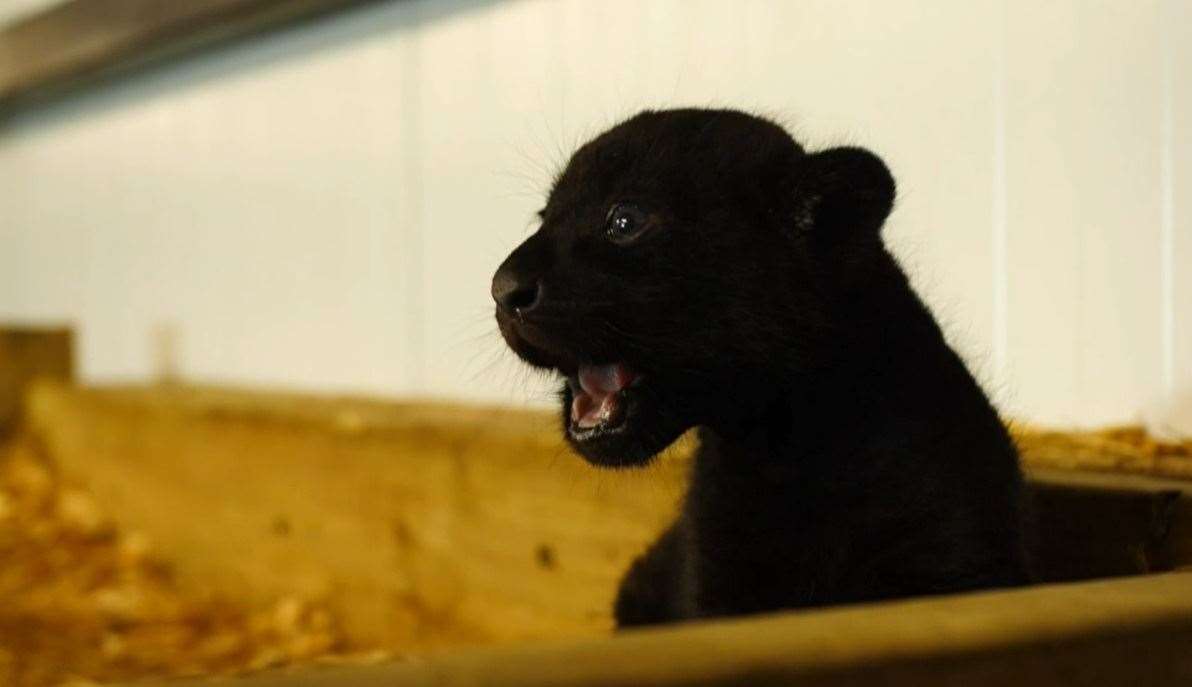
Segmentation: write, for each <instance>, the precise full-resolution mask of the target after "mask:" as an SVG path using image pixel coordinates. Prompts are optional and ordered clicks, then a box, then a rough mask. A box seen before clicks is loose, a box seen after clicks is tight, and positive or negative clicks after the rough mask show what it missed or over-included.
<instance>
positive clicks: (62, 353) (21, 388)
mask: <svg viewBox="0 0 1192 687" xmlns="http://www.w3.org/2000/svg"><path fill="white" fill-rule="evenodd" d="M43 376H49V377H53V378H56V379H59V380H63V381H69V380H71V379H72V378H73V376H74V336H73V334H72V332H71V331H70V330H69V329H66V328H29V327H0V436H2V435H3V434H5V433H6V432H7V431H8V430H10V429H11V428H12V427H13V425H14V424H15V423H16V422H17V420H18V419H19V417H20V413H21V400H22V398H23V396H24V392H25V387H26V386H27V385H28V384H29V382H30V381H32V380H33V379H35V378H37V377H43Z"/></svg>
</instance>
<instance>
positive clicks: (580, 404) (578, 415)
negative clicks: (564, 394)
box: [567, 363, 641, 441]
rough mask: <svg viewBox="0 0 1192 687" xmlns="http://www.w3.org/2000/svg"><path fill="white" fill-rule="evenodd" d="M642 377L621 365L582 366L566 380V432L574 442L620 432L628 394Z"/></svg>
mask: <svg viewBox="0 0 1192 687" xmlns="http://www.w3.org/2000/svg"><path fill="white" fill-rule="evenodd" d="M640 380H641V375H639V374H638V373H637V372H635V371H633V370H631V369H629V368H628V367H627V366H626V365H625V364H624V363H608V364H605V365H581V366H580V367H579V369H578V370H577V371H576V374H575V376H573V377H570V378H569V379H568V380H567V385H568V387H569V388H570V390H571V408H570V415H569V417H570V422H569V423H568V427H567V429H568V432H569V433H570V434H571V437H572V438H573V439H575V440H576V441H587V440H590V439H594V438H596V437H599V436H603V435H607V434H612V433H616V432H620V431H623V430H624V429H625V425H626V424H627V420H628V416H629V394H630V393H631V392H632V388H633V386H634V385H635V384H636V383H637V382H639V381H640Z"/></svg>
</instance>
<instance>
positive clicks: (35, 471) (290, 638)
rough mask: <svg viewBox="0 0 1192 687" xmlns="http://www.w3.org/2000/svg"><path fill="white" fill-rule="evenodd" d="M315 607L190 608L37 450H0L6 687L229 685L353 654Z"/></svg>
mask: <svg viewBox="0 0 1192 687" xmlns="http://www.w3.org/2000/svg"><path fill="white" fill-rule="evenodd" d="M347 649H348V647H347V646H346V645H345V643H344V641H343V640H342V638H341V636H340V634H339V633H338V632H337V630H336V622H335V618H334V617H332V615H331V613H330V612H329V611H328V610H326V609H325V608H322V607H320V605H319V604H318V603H317V602H316V601H313V600H306V599H298V598H284V599H279V600H277V602H276V603H275V604H273V605H272V606H270V607H267V608H255V609H249V608H242V607H238V606H236V605H235V604H231V603H228V602H227V601H222V600H220V599H215V598H189V597H187V596H186V595H184V594H183V593H181V592H180V591H179V589H178V588H177V587H176V586H175V585H174V584H173V582H172V578H171V573H170V569H169V566H168V565H167V564H166V563H165V562H163V561H161V560H159V559H157V558H156V557H155V556H154V553H153V546H152V543H151V542H149V541H148V540H147V539H146V538H145V537H144V536H143V535H140V534H138V533H136V532H126V531H121V529H120V528H118V527H116V526H115V525H114V524H113V523H112V522H111V521H110V520H109V519H108V518H107V516H106V515H105V514H104V512H103V510H102V508H101V507H100V505H99V504H97V503H95V501H94V500H93V499H92V497H91V496H90V494H88V493H87V491H86V490H84V489H82V488H80V487H78V486H72V485H70V484H68V483H67V482H65V481H63V480H62V479H60V478H59V476H58V475H56V474H55V473H54V471H53V469H52V468H51V467H50V466H49V465H48V464H47V463H46V462H45V461H43V460H42V459H41V457H40V456H39V455H38V453H37V451H36V450H35V449H34V447H33V446H32V445H31V444H29V443H28V442H22V441H18V442H13V443H10V444H8V445H6V446H3V447H0V685H12V686H13V687H43V686H49V685H62V684H87V683H93V682H108V681H114V680H131V679H140V678H146V677H177V676H193V675H212V674H226V673H235V672H240V671H248V670H255V669H263V668H270V667H276V666H281V665H287V664H294V663H302V662H310V661H312V660H315V659H318V658H320V657H327V656H331V655H334V654H337V653H342V652H344V651H346V650H347Z"/></svg>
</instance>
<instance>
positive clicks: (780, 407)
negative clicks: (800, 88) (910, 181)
mask: <svg viewBox="0 0 1192 687" xmlns="http://www.w3.org/2000/svg"><path fill="white" fill-rule="evenodd" d="M893 202H894V180H893V179H892V178H891V176H890V173H889V171H888V170H887V169H886V166H885V165H884V164H883V163H882V161H881V160H879V159H878V158H877V157H876V156H874V155H873V154H872V153H869V152H867V151H865V150H861V149H858V148H833V149H830V150H825V151H822V152H817V153H809V152H806V151H804V150H803V148H802V147H800V146H799V144H798V143H796V142H795V141H794V140H793V139H792V138H791V136H790V135H789V134H787V132H786V131H784V130H783V129H782V128H781V127H779V126H778V125H776V124H774V123H773V122H770V121H767V120H765V119H761V118H758V117H754V116H751V115H748V114H744V113H741V112H735V111H729V110H699V109H683V110H669V111H647V112H643V113H641V114H639V115H637V116H635V117H633V118H631V119H629V120H627V121H625V122H622V123H621V124H618V125H617V126H615V127H613V128H612V129H610V130H608V131H606V132H605V133H603V134H601V135H600V136H598V137H596V138H595V139H594V140H592V141H591V142H589V143H587V144H586V145H584V146H583V147H582V148H580V149H579V150H578V151H577V152H576V153H575V155H574V156H573V157H572V158H571V160H570V162H569V163H568V165H567V167H566V169H565V170H564V171H563V172H562V174H561V175H560V176H559V177H558V179H557V180H556V182H555V184H554V187H553V189H552V190H551V192H550V196H549V198H548V200H547V203H546V207H545V208H543V210H542V211H541V213H540V215H541V219H542V225H541V228H540V229H539V230H538V231H537V233H535V234H534V235H533V236H531V237H530V238H529V239H527V240H526V241H525V243H523V244H522V245H521V246H519V247H518V248H517V249H516V250H515V251H514V252H513V254H512V255H510V256H509V258H508V259H506V260H505V262H504V264H502V265H501V267H500V269H499V270H497V273H496V275H495V276H494V278H493V283H492V295H493V298H494V299H495V300H496V302H497V321H498V323H499V325H500V328H501V332H502V334H503V335H504V337H505V340H506V341H507V342H508V344H509V346H510V347H512V349H513V350H514V351H515V352H516V353H517V354H518V355H519V356H520V357H521V358H523V359H524V360H525V361H526V362H528V363H529V364H531V365H533V366H536V367H541V368H548V369H553V370H557V371H558V372H559V373H560V374H561V376H562V377H564V378H565V380H566V382H565V384H564V385H563V387H562V391H561V394H562V405H563V429H564V433H565V434H566V437H567V440H568V441H569V442H570V443H571V445H572V446H573V447H574V448H575V450H576V451H578V452H579V453H580V454H581V455H583V456H584V457H585V458H586V459H587V460H589V461H591V462H592V463H595V464H597V465H603V466H614V467H626V466H634V465H642V464H644V463H646V462H648V461H649V460H650V459H651V458H652V457H653V456H654V455H655V454H657V453H658V452H659V451H661V450H662V449H664V448H666V447H667V446H668V445H669V444H671V443H672V442H673V441H674V440H675V439H676V438H678V437H679V435H680V434H682V433H683V432H684V431H686V430H688V429H690V428H698V431H699V439H700V441H699V443H700V447H699V450H698V453H697V454H696V456H695V460H694V465H693V467H692V475H691V484H690V488H689V490H688V493H687V496H686V499H685V501H684V505H683V507H682V511H681V513H680V515H679V516H678V518H677V519H676V521H675V523H674V524H673V525H672V526H671V527H670V528H669V529H668V530H667V531H666V532H665V533H664V534H663V535H662V537H661V538H660V539H659V540H658V541H657V542H656V543H655V544H654V545H653V546H652V547H651V548H650V549H649V550H648V551H646V552H645V554H643V555H642V556H641V557H640V558H639V559H638V560H637V561H636V562H635V563H634V564H633V566H632V567H631V568H630V570H629V572H628V573H627V575H626V576H625V579H624V581H623V582H622V585H621V589H620V592H619V594H618V597H617V600H616V606H615V612H616V618H617V622H618V624H619V625H620V626H630V625H641V624H649V623H660V622H667V621H673V620H680V619H688V618H699V617H706V616H720V615H735V614H744V613H754V612H758V611H768V610H773V609H781V608H799V607H808V606H820V605H825V604H836V603H847V602H856V601H865V600H873V599H888V598H894V597H904V596H913V595H920V594H935V593H942V592H954V591H960V590H966V589H975V588H981V587H997V586H1008V585H1018V584H1022V583H1024V582H1026V580H1027V573H1026V565H1025V562H1024V553H1023V544H1022V524H1021V517H1020V504H1019V500H1020V494H1021V492H1022V485H1021V478H1020V475H1019V470H1018V461H1017V454H1016V451H1015V448H1014V445H1013V443H1012V442H1011V440H1010V438H1009V436H1008V435H1007V433H1006V430H1005V428H1004V427H1003V425H1002V423H1001V422H1000V421H999V419H998V415H997V412H996V411H995V410H994V409H993V407H992V406H991V405H990V402H989V400H988V399H987V398H986V396H985V394H984V393H983V392H982V391H981V388H980V387H979V386H978V384H977V383H976V382H975V381H974V379H973V377H972V376H971V375H970V374H969V372H968V370H967V369H965V366H964V364H963V363H962V362H961V360H960V358H959V357H958V356H957V355H956V353H955V352H953V351H952V349H951V348H949V347H948V345H947V343H945V341H944V337H943V336H942V335H941V333H940V329H939V327H938V326H937V325H936V323H935V321H934V319H933V318H932V316H931V314H930V313H929V312H928V310H927V309H926V307H924V305H923V304H922V302H921V301H920V300H919V298H918V297H917V296H916V295H915V293H914V292H913V291H912V290H911V287H910V285H909V283H908V281H907V278H906V276H905V275H904V274H903V272H902V270H901V269H900V268H899V266H898V264H897V263H896V262H895V261H894V259H893V258H892V257H891V256H890V254H889V253H888V252H887V251H886V249H885V247H884V246H883V243H882V240H881V237H880V235H879V231H880V229H881V227H882V224H883V222H884V221H885V219H886V216H887V215H888V214H889V212H890V209H891V207H892V205H893Z"/></svg>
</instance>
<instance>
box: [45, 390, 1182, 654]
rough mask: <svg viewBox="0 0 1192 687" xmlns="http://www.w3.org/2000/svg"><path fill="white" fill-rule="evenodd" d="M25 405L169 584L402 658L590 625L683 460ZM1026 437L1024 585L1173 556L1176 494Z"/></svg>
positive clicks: (400, 410)
mask: <svg viewBox="0 0 1192 687" xmlns="http://www.w3.org/2000/svg"><path fill="white" fill-rule="evenodd" d="M27 414H28V418H29V427H30V429H31V431H32V435H33V436H34V437H35V438H36V440H37V441H39V442H40V443H41V444H42V445H43V447H44V449H45V451H46V453H47V454H48V455H49V457H50V458H51V459H52V460H53V462H54V463H55V464H57V465H58V466H59V467H60V469H61V470H62V471H63V473H64V474H65V475H67V476H69V477H71V478H72V479H76V480H79V481H81V482H82V483H83V485H84V486H85V487H86V488H88V489H89V490H90V491H91V492H92V493H94V495H95V497H96V498H97V500H98V501H99V502H101V503H103V504H104V505H105V507H106V508H107V509H108V510H109V511H111V512H112V513H113V514H114V515H115V516H116V518H117V519H118V521H119V523H120V524H121V525H124V526H127V527H129V528H133V529H136V530H137V531H142V532H145V533H147V534H148V535H149V536H150V537H151V539H152V540H153V541H154V543H155V545H156V548H157V550H158V551H160V553H161V554H162V555H163V557H164V558H166V559H168V560H170V561H172V562H173V563H174V564H175V568H176V573H177V578H178V582H179V583H180V584H181V585H183V587H184V588H186V589H189V590H193V591H194V592H195V593H217V594H219V595H221V596H222V597H227V598H231V599H233V600H240V601H243V602H244V603H246V604H251V605H254V606H263V605H267V604H270V603H274V602H275V601H276V600H277V599H278V598H285V597H289V596H297V597H299V598H303V599H310V600H314V601H317V602H318V603H319V604H320V605H323V606H326V607H328V608H330V609H331V610H332V611H333V612H334V614H335V616H336V617H337V618H338V619H339V621H340V622H341V623H342V625H343V627H342V630H343V632H344V634H345V636H346V637H347V639H348V641H349V642H350V643H351V645H352V646H356V647H376V646H383V647H401V648H403V649H409V650H412V651H426V650H434V649H441V648H443V647H445V646H460V645H466V644H476V643H494V642H508V641H513V640H525V639H541V638H560V637H583V636H594V635H600V634H603V633H605V632H607V631H608V630H609V629H610V628H611V618H610V613H609V608H610V601H611V598H612V595H613V592H614V590H615V585H616V583H617V580H618V578H619V576H620V575H621V573H622V572H623V570H624V569H625V568H626V566H627V565H628V563H629V562H630V560H631V559H632V558H633V557H634V556H635V555H637V554H638V553H639V552H640V551H641V550H642V548H643V547H644V546H645V545H646V544H647V543H648V542H649V541H650V540H651V539H652V538H653V537H654V536H655V535H656V533H657V532H658V531H659V530H660V529H661V528H662V527H663V526H664V525H665V524H666V523H667V522H668V521H669V520H670V519H671V517H672V515H673V513H674V510H675V508H676V505H677V503H678V499H679V497H680V495H681V493H682V489H683V486H684V480H685V468H684V465H685V461H686V458H687V454H688V453H689V449H690V444H683V445H681V446H680V448H678V449H677V450H675V451H674V452H673V453H672V454H671V455H668V456H665V457H664V458H663V460H661V461H660V462H659V463H658V464H657V465H655V466H653V467H652V468H650V469H648V470H646V471H628V472H620V473H618V472H610V471H605V470H596V469H594V468H591V467H589V466H588V465H586V464H585V463H584V462H583V461H582V460H580V459H579V458H577V457H575V456H574V455H572V454H571V453H570V452H569V451H568V450H567V449H566V447H565V446H564V445H563V444H562V441H561V438H560V436H559V432H558V429H557V426H556V418H555V417H554V416H553V414H551V413H541V412H526V411H514V410H508V409H495V408H476V407H467V406H458V405H434V404H409V403H383V402H370V401H362V400H347V399H327V398H314V397H304V396H296V395H271V394H261V393H246V392H235V391H228V390H212V389H195V388H184V387H171V386H166V387H158V388H107V389H80V388H76V387H72V386H69V385H64V384H61V383H44V384H40V385H37V386H36V387H35V388H34V389H33V391H32V393H31V394H30V396H29V407H28V413H27ZM1033 437H1034V435H1032V434H1029V433H1023V432H1020V433H1019V437H1018V438H1019V441H1020V443H1022V445H1023V449H1024V459H1025V462H1026V464H1027V465H1028V467H1030V466H1033V465H1037V464H1041V465H1042V466H1043V467H1042V468H1040V469H1037V470H1035V473H1036V474H1035V477H1034V479H1035V491H1036V493H1037V496H1038V504H1037V505H1038V507H1037V510H1038V511H1039V513H1040V516H1041V518H1040V519H1041V521H1042V525H1043V526H1042V529H1041V539H1042V541H1041V542H1040V544H1039V546H1040V548H1041V549H1042V550H1043V551H1044V552H1045V555H1043V556H1042V557H1041V561H1042V563H1043V564H1044V567H1045V569H1044V570H1042V571H1041V572H1042V573H1043V577H1044V579H1049V580H1063V579H1082V578H1091V577H1100V576H1108V575H1125V574H1137V573H1146V572H1155V571H1161V570H1166V569H1170V568H1173V567H1177V566H1179V565H1183V564H1188V563H1190V562H1192V507H1189V499H1188V496H1187V493H1186V491H1187V485H1186V484H1183V483H1178V482H1171V481H1164V480H1156V479H1154V478H1152V477H1149V476H1134V477H1126V478H1123V477H1121V476H1113V475H1102V476H1098V475H1096V474H1091V475H1081V474H1077V473H1071V472H1066V471H1058V470H1055V469H1054V464H1055V462H1056V461H1055V459H1054V451H1053V452H1052V453H1044V454H1043V456H1044V459H1041V460H1037V459H1036V451H1035V448H1034V447H1035V444H1034V443H1033V442H1034V441H1035V440H1034V438H1033ZM1054 444H1055V442H1054V440H1053V439H1051V438H1046V439H1045V446H1046V447H1047V450H1048V451H1051V450H1052V448H1053V447H1054ZM1065 460H1067V459H1065ZM1172 460H1173V461H1174V460H1176V458H1175V457H1173V458H1172ZM1179 460H1184V461H1187V460H1188V457H1187V456H1184V457H1183V458H1180V459H1179ZM1076 464H1077V466H1079V465H1080V463H1079V461H1077V462H1076ZM1180 465H1182V464H1180Z"/></svg>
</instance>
